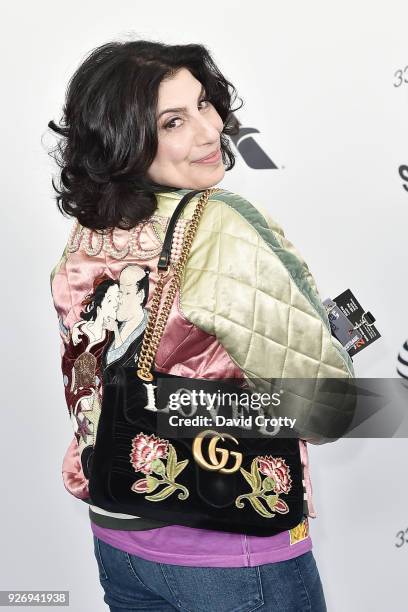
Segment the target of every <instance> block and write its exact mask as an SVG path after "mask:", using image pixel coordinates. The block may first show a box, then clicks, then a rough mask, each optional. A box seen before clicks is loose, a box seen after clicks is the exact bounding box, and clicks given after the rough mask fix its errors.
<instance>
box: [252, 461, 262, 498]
mask: <svg viewBox="0 0 408 612" xmlns="http://www.w3.org/2000/svg"><path fill="white" fill-rule="evenodd" d="M251 474H252V479H253V482H254V487H253V488H254V490H256V491H257V490H258V489H260V488H261V475H260V473H259V471H258V460H257V458H256V457H255V459H252V463H251Z"/></svg>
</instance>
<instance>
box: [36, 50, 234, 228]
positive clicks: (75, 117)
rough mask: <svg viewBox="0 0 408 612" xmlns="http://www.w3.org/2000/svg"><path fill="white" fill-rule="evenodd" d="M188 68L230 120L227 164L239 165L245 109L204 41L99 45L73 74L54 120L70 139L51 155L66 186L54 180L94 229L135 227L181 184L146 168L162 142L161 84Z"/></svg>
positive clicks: (62, 201)
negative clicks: (235, 143) (160, 195)
mask: <svg viewBox="0 0 408 612" xmlns="http://www.w3.org/2000/svg"><path fill="white" fill-rule="evenodd" d="M183 67H185V68H187V69H188V70H189V71H190V72H191V73H192V74H193V76H194V77H195V78H197V80H199V81H200V82H201V84H202V85H204V87H205V90H206V94H207V95H206V98H207V99H208V100H210V102H211V103H212V104H213V106H214V107H215V109H216V110H217V112H218V114H219V115H220V117H221V118H222V120H223V122H224V128H223V131H222V133H221V143H220V144H221V151H222V159H223V163H224V164H226V170H231V169H232V168H233V167H234V165H235V156H234V154H233V152H232V150H231V148H230V141H229V138H228V136H229V135H231V134H234V135H235V134H237V133H238V131H239V122H238V120H237V119H236V118H235V117H234V115H233V111H235V110H238V109H232V103H233V102H234V101H235V99H236V97H237V95H236V90H235V88H234V86H233V85H232V84H231V83H230V82H229V81H227V79H226V78H225V77H224V76H223V75H222V74H221V72H220V71H219V69H218V68H217V66H216V65H215V63H214V61H213V60H212V58H211V56H210V54H209V52H208V50H207V49H206V48H205V47H204V46H203V45H199V44H186V45H167V44H164V43H161V42H154V41H146V40H136V41H130V42H129V41H128V42H117V41H114V42H109V43H106V44H103V45H101V46H99V47H97V48H95V49H93V50H92V51H91V52H90V53H89V54H88V56H87V57H86V58H85V60H84V61H83V63H82V64H81V65H80V66H79V67H78V68H77V70H76V71H75V73H74V74H73V76H72V77H71V79H70V81H69V83H68V87H67V91H66V98H65V104H64V106H63V115H62V118H61V121H60V123H59V125H57V124H56V123H54V121H50V122H49V123H48V127H49V128H51V129H52V130H53V131H54V132H56V133H57V134H58V135H59V136H61V137H62V138H60V139H59V141H58V143H57V145H56V146H55V147H54V148H53V149H52V150H51V151H50V153H49V154H50V155H51V156H52V157H53V159H55V161H56V162H57V164H58V166H59V168H60V170H61V172H60V177H59V186H58V187H57V186H56V184H55V182H54V179H52V185H53V188H54V190H55V191H56V192H57V195H56V196H55V199H56V202H57V206H58V209H59V211H60V212H61V213H62V214H63V215H64V213H65V215H68V216H71V217H76V218H77V219H78V221H79V223H81V225H83V226H84V227H87V228H90V229H93V230H105V229H107V228H113V227H119V228H121V229H130V228H132V227H134V226H135V225H136V224H137V223H139V222H140V221H141V220H144V219H146V218H148V217H150V216H151V215H152V214H153V213H154V211H155V210H156V208H157V200H156V197H155V193H156V192H159V191H165V192H166V191H171V190H174V187H170V186H167V185H160V184H158V183H155V182H153V181H151V180H149V179H148V178H147V176H146V175H145V173H146V171H147V169H148V168H149V166H150V165H151V163H152V162H153V160H154V158H155V156H156V151H157V146H158V139H157V123H156V107H157V100H158V89H159V85H160V82H161V81H162V80H163V79H165V78H169V77H172V76H174V75H175V73H176V72H177V71H178V70H179V69H180V68H183ZM239 99H240V100H241V106H242V103H243V102H242V99H241V98H239ZM241 106H239V107H238V108H241Z"/></svg>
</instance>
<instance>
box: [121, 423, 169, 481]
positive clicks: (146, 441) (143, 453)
mask: <svg viewBox="0 0 408 612" xmlns="http://www.w3.org/2000/svg"><path fill="white" fill-rule="evenodd" d="M168 448H169V443H168V441H167V440H162V439H161V438H158V437H157V436H155V435H154V434H150V435H149V436H148V435H146V434H144V433H139V434H137V436H135V437H134V438H133V440H132V451H131V453H130V462H131V464H132V466H133V467H134V469H135V471H136V472H143V474H151V473H152V463H153V461H155V460H156V459H162V458H164V457H167V453H168Z"/></svg>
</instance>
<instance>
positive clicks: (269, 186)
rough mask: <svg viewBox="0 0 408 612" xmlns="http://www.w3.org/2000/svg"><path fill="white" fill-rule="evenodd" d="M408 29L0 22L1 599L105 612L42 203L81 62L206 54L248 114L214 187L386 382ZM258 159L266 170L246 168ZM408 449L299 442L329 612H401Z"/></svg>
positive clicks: (339, 21)
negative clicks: (246, 211)
mask: <svg viewBox="0 0 408 612" xmlns="http://www.w3.org/2000/svg"><path fill="white" fill-rule="evenodd" d="M407 21H408V5H407V3H406V2H404V1H403V0H401V1H399V2H398V1H392V0H389V1H388V2H387V3H385V2H383V3H377V4H376V5H375V6H373V3H372V2H369V1H368V0H367V1H358V0H354V1H350V0H346V1H343V2H342V3H341V4H339V3H335V2H327V1H326V2H324V1H323V0H321V1H309V2H307V3H305V2H301V1H297V2H291V3H287V6H284V4H283V3H282V2H277V1H276V0H271V1H270V2H263V3H261V2H258V3H251V2H237V1H235V2H231V1H230V0H224V2H218V1H217V2H215V1H214V0H207V2H206V3H192V2H187V1H185V0H183V1H177V0H175V1H174V2H164V1H158V2H154V3H153V2H152V3H144V2H131V1H129V0H122V2H120V3H118V2H116V3H112V2H110V1H109V2H107V1H106V0H99V1H98V2H97V1H96V0H87V2H77V1H71V2H70V3H62V2H55V0H54V2H51V1H50V0H43V1H42V2H41V3H35V4H32V3H31V4H30V3H28V2H26V3H22V2H18V1H16V2H15V3H14V5H13V6H11V5H10V3H7V5H4V6H3V8H2V26H1V37H0V45H1V54H0V57H1V82H2V96H1V104H2V112H1V113H0V121H1V134H2V147H1V151H0V155H1V181H2V186H1V195H2V210H3V213H2V214H3V215H4V216H5V219H4V218H3V219H4V221H5V223H4V225H3V243H2V251H3V262H4V268H3V271H4V272H6V271H7V278H8V280H7V278H4V282H3V299H2V306H3V308H2V310H3V316H2V320H3V322H4V324H5V325H4V326H3V351H2V368H1V369H2V373H3V389H4V391H5V393H4V394H3V412H2V414H3V423H2V433H3V436H2V444H1V447H0V448H1V451H0V452H1V457H0V460H1V462H0V465H1V474H2V484H3V486H2V503H1V552H0V589H48V590H51V589H66V590H69V591H70V600H71V608H70V609H71V610H72V612H83V611H84V610H92V611H95V612H99V611H100V612H102V610H105V609H107V608H106V606H105V604H104V603H103V601H102V589H101V587H100V586H99V582H98V575H97V566H96V561H95V560H94V557H93V547H92V534H91V529H90V525H89V519H88V513H87V509H88V508H87V506H86V504H84V503H82V502H79V501H77V500H76V499H74V498H71V496H70V495H69V494H68V493H67V492H66V491H65V489H64V487H63V484H62V479H61V474H60V466H61V462H62V457H63V454H64V452H65V450H66V448H67V446H68V444H69V442H70V441H71V439H72V431H71V424H70V422H69V419H68V412H67V409H66V407H65V403H64V395H63V385H62V377H61V373H60V369H59V365H60V364H59V342H60V341H59V335H58V326H57V319H56V314H55V312H54V310H53V306H52V302H51V295H50V289H49V274H50V271H51V268H52V267H53V266H54V264H55V263H56V261H57V260H58V259H59V257H60V254H61V252H62V249H63V246H64V245H65V241H66V239H67V235H68V231H69V228H70V221H68V220H65V219H64V218H63V217H62V216H61V215H60V214H59V213H58V212H57V209H56V205H55V203H54V201H53V191H52V188H51V183H50V179H51V173H52V172H53V171H54V166H53V162H52V160H51V159H49V158H48V156H47V153H46V146H47V145H48V144H49V143H50V142H51V140H50V137H49V136H48V135H47V122H48V121H49V120H50V119H52V118H54V119H56V120H57V119H59V117H60V111H61V105H62V102H63V97H64V92H65V88H66V85H67V81H68V79H69V77H70V76H71V74H72V72H73V71H74V70H75V68H76V67H77V65H78V64H79V62H80V61H81V60H82V59H83V57H84V55H85V54H86V53H87V52H88V51H89V50H90V49H91V48H94V47H95V46H97V45H99V44H102V43H104V42H107V41H108V40H112V39H118V38H120V39H126V38H132V37H141V38H144V37H145V38H153V39H157V40H162V41H163V42H168V43H175V44H182V43H188V42H200V43H203V44H205V45H206V46H207V47H208V48H209V50H210V51H211V53H212V55H213V57H214V59H215V61H216V62H217V63H218V65H219V67H220V69H221V70H222V71H223V72H224V74H225V75H226V76H227V78H228V79H229V80H231V81H232V82H233V83H234V84H235V86H236V87H237V90H238V94H239V95H240V96H242V97H243V99H244V101H245V105H244V107H243V108H242V109H241V110H239V111H238V112H237V117H238V119H239V120H240V122H241V124H242V127H243V128H253V133H251V134H250V135H247V136H245V137H244V138H246V139H250V138H252V139H253V142H252V143H251V142H243V140H242V141H240V142H239V143H237V144H238V148H236V149H235V151H236V153H237V163H236V166H235V168H234V169H233V170H232V171H231V172H228V173H226V175H225V179H224V181H223V182H222V184H221V185H222V186H223V187H225V188H226V189H229V190H231V191H235V192H238V193H240V194H242V195H243V196H244V197H246V198H247V199H248V200H250V201H252V202H254V203H255V204H256V203H257V202H258V203H259V204H261V205H263V206H265V207H267V208H268V209H269V211H270V213H271V214H272V215H273V216H274V217H275V218H276V219H277V221H278V222H279V223H280V224H281V225H282V226H283V227H284V229H285V232H286V235H287V237H288V238H289V239H290V240H291V241H292V242H293V243H294V244H295V245H296V247H297V248H298V249H299V251H300V252H301V253H302V255H303V256H304V257H305V259H306V261H307V262H308V264H309V267H310V269H311V271H312V273H313V275H314V276H315V278H316V280H317V283H318V287H319V290H320V293H321V294H322V296H323V297H335V296H336V295H338V294H339V293H341V292H342V291H344V290H345V289H347V288H350V289H351V290H352V291H353V292H354V293H355V295H356V297H357V299H358V300H359V301H360V302H361V303H362V305H363V307H364V308H366V309H367V310H370V311H371V312H372V313H373V314H374V316H375V317H376V319H377V321H376V325H377V327H378V329H379V331H380V333H381V334H382V337H381V338H380V339H379V340H378V341H376V342H375V343H374V344H373V345H372V346H369V347H368V348H367V349H365V350H363V351H362V352H361V353H359V354H358V355H357V356H356V357H355V358H354V364H355V368H356V373H357V376H359V377H395V376H397V374H396V358H397V354H398V351H399V349H400V347H401V346H402V343H403V342H404V340H405V339H406V338H407V337H408V329H407V327H408V325H407V304H408V283H407V282H406V270H407V261H406V254H407V247H406V236H407V221H408V193H407V190H406V188H404V184H405V183H407V182H408V181H407V180H405V181H404V176H405V177H407V179H408V168H405V169H404V168H402V169H401V166H404V164H408V116H407V101H408V82H405V81H404V80H403V79H404V78H405V79H406V80H407V81H408V70H407V71H406V74H405V75H404V73H401V75H402V76H401V75H400V74H399V73H398V71H399V70H400V71H403V70H404V67H405V66H406V65H407V64H408V37H407ZM41 139H43V142H41ZM251 145H252V148H251ZM241 146H244V148H242V149H241ZM255 146H258V147H260V148H261V149H262V150H263V151H264V153H265V154H266V156H267V157H269V158H270V159H271V160H272V161H273V162H274V164H275V165H276V169H255V168H253V167H251V159H252V160H253V159H254V158H255V149H254V147H255ZM239 149H241V150H242V152H243V153H242V154H241V153H240V152H239ZM248 150H249V153H248ZM8 266H10V267H8ZM13 326H16V328H15V329H14V327H13ZM406 393H407V404H408V390H407V392H406ZM407 446H408V444H407V440H406V439H393V440H386V439H384V440H374V439H373V440H360V439H353V440H350V439H348V440H342V441H340V442H337V443H335V444H331V445H326V446H323V447H313V446H309V449H310V461H311V476H312V482H313V490H314V498H315V506H316V510H317V513H318V518H317V519H315V520H313V519H310V528H311V536H312V540H313V543H314V548H313V552H314V555H315V558H316V560H317V563H318V567H319V570H320V574H321V577H322V582H323V586H324V589H325V594H326V600H327V604H328V609H329V611H330V612H331V611H333V612H363V611H367V612H383V611H384V610H387V609H392V610H393V611H394V612H397V611H398V612H399V611H403V610H406V609H407V596H406V592H405V581H406V574H407V562H408V530H407V528H408V513H407V502H408V492H407V489H406V462H407ZM403 530H407V532H406V534H405V540H407V542H406V543H405V544H403V545H401V546H397V544H400V543H401V541H402V540H401V537H399V536H397V533H398V532H400V531H403ZM24 609H25V608H24ZM27 609H28V608H27Z"/></svg>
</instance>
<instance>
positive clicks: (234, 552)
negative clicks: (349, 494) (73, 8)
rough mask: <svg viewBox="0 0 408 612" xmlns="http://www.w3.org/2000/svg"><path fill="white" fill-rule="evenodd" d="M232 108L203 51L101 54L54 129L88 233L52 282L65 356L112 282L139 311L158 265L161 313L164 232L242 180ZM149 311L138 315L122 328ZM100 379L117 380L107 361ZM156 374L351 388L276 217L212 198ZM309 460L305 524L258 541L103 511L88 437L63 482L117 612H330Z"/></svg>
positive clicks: (105, 50)
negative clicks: (205, 195)
mask: <svg viewBox="0 0 408 612" xmlns="http://www.w3.org/2000/svg"><path fill="white" fill-rule="evenodd" d="M234 94H235V89H234V88H233V86H232V85H231V84H230V83H229V82H228V81H227V80H226V79H225V77H224V76H223V75H222V74H221V72H220V71H219V70H218V68H217V67H216V65H215V64H214V62H213V60H212V58H211V57H210V55H209V53H208V51H207V50H206V49H205V48H204V47H203V46H201V45H194V44H191V45H165V44H162V43H157V42H150V41H142V40H140V41H135V42H125V43H122V42H112V43H108V44H105V45H103V46H101V47H99V48H97V49H95V50H94V51H93V52H92V53H91V54H90V55H89V56H88V57H87V58H86V59H85V61H84V62H83V63H82V65H81V66H80V67H79V68H78V69H77V71H76V73H75V74H74V75H73V77H72V79H71V81H70V84H69V87H68V91H67V98H66V103H65V106H64V116H63V119H62V121H61V123H60V125H56V124H55V123H54V122H53V121H51V122H50V123H49V126H50V127H51V128H52V129H53V130H54V131H55V132H57V133H58V134H59V135H60V136H61V137H62V139H61V142H60V143H59V145H58V147H57V149H56V151H55V156H56V159H57V161H58V164H59V165H60V167H61V184H60V186H59V188H57V187H56V190H57V191H58V196H57V202H58V205H59V208H60V210H61V212H62V211H64V212H65V214H67V215H69V216H72V217H75V218H76V219H77V223H75V225H74V226H73V228H72V230H71V234H70V237H69V240H68V243H67V246H66V248H65V250H64V252H63V255H62V257H61V259H60V261H59V262H58V264H57V265H56V266H55V268H54V269H53V271H52V273H51V290H52V296H53V300H54V305H55V308H56V310H57V313H58V316H59V319H60V322H62V324H61V323H60V330H61V329H63V330H64V332H63V331H61V340H62V352H64V351H65V350H68V346H69V344H68V345H67V334H66V329H67V328H68V329H73V328H74V326H75V325H76V324H77V322H78V319H79V314H80V311H79V307H78V306H79V305H80V304H81V302H82V300H83V298H84V293H86V292H87V291H89V288H90V287H91V286H92V283H93V280H94V279H95V278H96V277H98V275H100V274H101V273H105V274H108V275H109V277H110V278H111V279H113V280H114V281H116V282H118V283H119V287H120V293H121V295H122V296H123V295H124V293H125V292H128V293H129V296H130V298H129V299H133V298H134V297H135V296H136V295H139V292H140V285H139V284H138V282H139V281H140V277H139V276H138V275H137V274H133V275H126V268H127V267H128V266H135V267H139V269H141V268H144V269H145V267H147V269H148V270H150V273H149V283H150V284H149V283H148V284H145V285H144V287H145V290H146V295H143V297H141V298H140V299H138V304H139V305H140V303H142V302H143V304H144V303H146V307H147V309H148V308H149V304H150V298H151V295H152V293H153V289H154V286H155V283H156V281H157V275H156V271H155V266H156V264H157V259H158V255H159V253H160V250H161V246H162V242H163V237H164V232H165V228H166V225H167V223H168V219H169V217H170V216H171V214H172V212H173V210H174V209H175V207H176V205H177V203H178V202H179V201H180V199H181V197H182V196H183V195H184V194H185V193H187V191H190V190H205V189H207V188H209V187H211V186H214V185H217V184H218V183H219V182H220V181H221V180H222V179H223V177H224V174H225V170H230V169H232V168H233V166H234V161H235V160H234V155H233V153H232V151H231V149H230V146H229V141H228V138H227V135H228V134H233V133H235V132H236V129H237V128H236V124H234V121H233V116H232V110H233V109H232V103H233V98H234ZM234 110H236V109H234ZM54 186H55V185H54ZM196 203H197V198H193V200H191V201H190V202H189V203H188V205H187V206H186V208H185V209H184V210H183V213H182V215H181V218H180V219H179V222H178V223H177V226H176V233H175V236H176V239H175V244H174V249H173V253H172V261H173V263H174V262H175V261H177V258H178V257H179V255H180V245H181V241H182V237H183V235H184V230H185V228H186V227H187V226H188V224H189V222H190V219H191V216H192V213H193V211H194V206H195V205H196ZM112 228H113V229H112ZM289 265H290V266H291V269H292V270H293V275H289V274H288V266H289ZM257 266H262V269H261V268H258V267H257ZM135 269H136V268H135ZM260 270H261V271H260ZM299 279H300V280H299ZM272 281H273V282H272ZM278 288H279V295H278V294H277V290H278ZM274 292H275V293H274ZM289 293H290V295H289ZM255 295H257V296H258V298H257V300H256V301H254V296H255ZM132 296H133V297H132ZM290 296H291V297H292V299H293V300H295V301H296V303H297V306H296V308H294V307H293V304H291V303H290ZM143 300H144V301H143ZM281 308H282V309H283V308H285V313H286V314H284V315H282V316H280V314H279V313H278V310H279V309H281ZM215 309H217V310H215ZM289 310H290V311H291V312H293V317H292V318H293V321H295V320H296V318H297V317H300V316H305V315H303V313H304V312H306V313H307V315H308V318H307V321H308V322H307V325H306V326H305V329H304V330H303V333H298V334H297V336H296V337H294V340H293V341H295V342H296V343H297V345H296V347H293V351H292V350H289V349H288V348H287V347H286V349H285V350H284V349H283V346H284V340H283V335H285V338H286V339H287V338H288V334H289V327H288V325H290V329H291V330H293V329H294V327H293V323H292V322H291V323H290V324H289V323H288V316H287V314H288V312H289ZM295 310H296V312H295ZM139 312H140V308H139V309H137V308H136V309H135V308H131V309H130V308H129V309H128V310H127V311H126V309H125V312H124V314H126V313H127V316H128V317H132V316H135V314H136V316H137V315H138V313H139ZM282 312H283V311H282ZM301 313H302V314H301ZM139 319H140V321H142V319H141V318H140V317H139ZM311 319H313V325H315V327H314V328H313V329H312V326H309V322H310V320H311ZM122 320H123V319H122ZM272 323H273V325H272ZM299 324H300V325H301V323H299ZM106 327H107V329H109V330H111V329H113V327H112V326H109V325H106ZM280 335H282V338H278V336H280ZM317 338H318V339H319V340H318V342H319V344H318V343H317ZM305 342H306V345H307V347H306V348H305V344H304V343H305ZM139 345H140V343H139ZM134 348H135V351H134V352H133V353H132V357H133V359H134V360H135V362H136V361H137V350H136V349H137V346H135V347H134ZM106 351H107V349H105V350H104V352H105V355H106ZM284 355H285V356H284ZM98 365H99V367H100V368H101V369H105V370H106V371H107V370H108V368H109V362H108V361H107V360H106V357H104V359H102V360H101V361H100V362H99V364H98ZM155 367H156V369H157V370H159V371H162V372H167V373H170V374H178V375H181V376H191V377H200V376H201V377H203V378H211V377H214V378H223V377H225V378H228V377H242V376H243V375H250V376H256V377H258V376H259V377H262V376H270V377H273V376H281V375H283V376H289V377H290V376H292V377H293V376H296V375H300V374H299V372H303V374H302V376H305V377H306V376H309V375H310V376H312V375H313V376H314V375H317V372H318V371H320V372H322V374H321V375H323V376H324V375H325V373H326V372H329V371H330V372H331V375H333V376H343V377H351V376H353V370H352V366H351V361H350V359H349V358H348V356H347V354H346V353H345V352H344V351H342V350H341V346H340V345H339V343H337V342H336V340H335V339H333V337H332V336H331V334H330V331H329V326H328V321H327V316H326V318H325V311H324V308H323V306H322V304H321V300H320V296H319V295H318V292H317V287H316V284H315V281H314V279H313V277H312V275H311V274H310V271H309V269H308V267H307V265H306V263H305V262H304V260H303V259H302V257H301V256H300V254H299V253H298V252H297V251H296V249H295V248H294V247H293V245H292V244H291V243H290V242H289V241H288V240H287V239H286V237H285V236H284V233H283V231H282V229H281V228H280V226H279V225H278V224H277V223H276V221H274V220H273V219H272V218H271V217H269V216H268V215H267V214H266V213H265V211H263V210H261V209H260V207H254V206H253V205H252V204H250V203H249V202H247V201H246V200H244V199H243V198H241V197H240V196H238V195H237V194H232V193H231V192H228V191H226V190H220V191H219V192H218V193H217V194H215V195H213V196H211V198H210V200H209V201H208V203H207V205H206V208H205V210H204V212H203V214H202V217H201V220H200V223H199V226H198V230H197V233H196V236H195V238H194V242H193V245H192V248H191V251H190V255H189V259H188V261H187V264H186V268H185V274H184V277H183V281H182V285H181V287H180V290H179V293H178V295H177V296H176V299H175V300H174V303H173V305H172V309H171V311H170V316H169V319H168V321H167V325H166V328H165V332H164V334H163V337H162V340H161V343H160V346H159V349H158V352H157V354H156V357H155ZM333 372H334V374H333ZM65 374H66V375H67V376H68V373H65ZM326 375H330V374H326ZM102 393H103V390H102ZM85 414H86V413H85ZM82 416H83V415H82ZM309 440H311V438H309ZM144 442H145V443H146V441H144ZM299 446H300V449H301V456H302V465H303V477H304V480H303V483H304V487H305V503H304V517H303V520H302V521H301V523H299V525H297V526H296V527H295V528H293V529H291V530H288V531H284V532H281V533H278V534H277V535H273V536H268V537H257V536H249V535H245V534H240V533H233V532H228V531H225V532H221V531H211V530H206V529H196V528H192V527H186V526H182V525H173V524H169V523H166V522H164V521H158V520H153V519H149V518H148V517H143V518H140V517H137V516H136V515H128V514H120V513H113V512H108V511H106V510H104V509H103V508H98V507H96V506H95V505H93V504H92V500H91V499H90V497H89V490H88V478H87V476H88V475H89V471H88V469H89V459H90V454H89V452H88V453H87V454H86V455H85V457H83V456H82V454H81V449H80V447H79V446H78V443H77V440H76V439H74V440H73V441H72V443H71V445H70V447H69V448H68V450H67V452H66V455H65V457H64V465H63V474H64V483H65V486H66V488H67V489H68V491H69V492H70V493H72V494H73V495H75V496H76V497H78V498H79V499H82V500H83V501H85V502H86V503H88V504H89V515H90V519H91V527H92V531H93V539H94V551H95V556H96V560H97V563H98V569H99V578H100V582H101V585H102V586H103V588H104V591H105V595H104V601H105V602H106V603H107V604H108V605H109V607H110V609H111V610H115V611H116V610H123V609H127V610H139V609H151V610H155V611H158V610H163V611H164V610H176V609H182V610H191V611H193V610H194V611H196V612H199V611H204V610H205V611H206V612H207V611H209V610H214V611H215V610H217V612H223V611H225V612H227V611H230V612H232V611H234V612H238V611H243V612H244V611H245V612H249V611H250V610H255V609H256V610H260V611H261V610H265V611H266V610H274V611H278V610H279V611H289V610H291V611H300V610H305V611H306V610H313V611H314V612H320V611H322V610H326V605H325V600H324V594H323V589H322V584H321V580H320V576H319V573H318V569H317V567H316V563H315V559H314V556H313V553H312V550H311V548H312V543H311V538H310V535H309V531H308V517H315V516H316V513H315V511H314V508H313V501H312V488H311V481H310V474H309V466H308V457H307V444H306V441H305V440H299ZM281 507H282V509H283V508H285V504H284V503H283V502H282V506H281Z"/></svg>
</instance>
